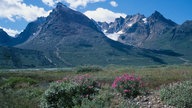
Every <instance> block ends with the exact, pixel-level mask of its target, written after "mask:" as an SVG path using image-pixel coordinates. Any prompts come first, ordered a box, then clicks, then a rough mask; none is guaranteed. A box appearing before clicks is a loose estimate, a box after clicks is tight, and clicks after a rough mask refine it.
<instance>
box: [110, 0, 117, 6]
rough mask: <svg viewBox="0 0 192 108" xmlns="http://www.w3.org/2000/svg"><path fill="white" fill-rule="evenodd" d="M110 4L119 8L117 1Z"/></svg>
mask: <svg viewBox="0 0 192 108" xmlns="http://www.w3.org/2000/svg"><path fill="white" fill-rule="evenodd" d="M110 4H111V6H113V7H117V6H118V4H117V2H115V1H111V2H110Z"/></svg>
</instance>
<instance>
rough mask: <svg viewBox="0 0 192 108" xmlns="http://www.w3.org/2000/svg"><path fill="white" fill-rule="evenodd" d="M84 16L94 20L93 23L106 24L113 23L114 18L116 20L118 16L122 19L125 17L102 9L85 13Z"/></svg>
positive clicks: (122, 14)
mask: <svg viewBox="0 0 192 108" xmlns="http://www.w3.org/2000/svg"><path fill="white" fill-rule="evenodd" d="M84 14H85V15H86V16H88V17H89V18H92V19H94V20H95V21H101V22H108V23H110V22H113V21H114V20H115V18H118V17H120V16H121V17H124V18H125V17H126V14H124V13H115V12H113V11H110V10H108V9H104V8H97V9H96V10H94V11H86V12H85V13H84Z"/></svg>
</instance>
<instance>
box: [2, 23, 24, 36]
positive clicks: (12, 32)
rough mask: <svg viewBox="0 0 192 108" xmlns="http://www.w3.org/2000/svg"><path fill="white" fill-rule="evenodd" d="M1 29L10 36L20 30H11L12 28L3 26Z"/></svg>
mask: <svg viewBox="0 0 192 108" xmlns="http://www.w3.org/2000/svg"><path fill="white" fill-rule="evenodd" d="M0 28H1V29H3V30H4V31H5V32H6V33H7V34H8V35H9V36H12V37H15V35H16V34H19V33H20V32H21V31H18V30H13V29H10V28H8V29H7V28H4V27H1V26H0Z"/></svg>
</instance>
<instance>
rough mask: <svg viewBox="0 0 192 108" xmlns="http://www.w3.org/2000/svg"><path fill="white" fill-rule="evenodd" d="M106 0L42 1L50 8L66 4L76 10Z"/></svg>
mask: <svg viewBox="0 0 192 108" xmlns="http://www.w3.org/2000/svg"><path fill="white" fill-rule="evenodd" d="M104 1H106V0H42V2H43V3H44V4H46V5H48V6H51V7H53V6H54V5H55V4H56V3H58V2H65V3H67V4H69V7H70V8H73V9H76V8H78V7H86V6H87V4H89V3H97V2H104Z"/></svg>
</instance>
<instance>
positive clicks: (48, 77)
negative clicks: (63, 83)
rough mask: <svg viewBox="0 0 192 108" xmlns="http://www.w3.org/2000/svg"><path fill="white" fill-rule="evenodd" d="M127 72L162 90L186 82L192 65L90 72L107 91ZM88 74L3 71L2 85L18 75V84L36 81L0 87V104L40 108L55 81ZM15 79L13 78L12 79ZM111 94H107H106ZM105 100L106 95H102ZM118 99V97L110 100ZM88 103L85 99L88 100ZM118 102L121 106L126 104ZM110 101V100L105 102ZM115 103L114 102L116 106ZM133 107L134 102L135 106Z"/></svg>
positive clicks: (152, 88) (19, 107)
mask: <svg viewBox="0 0 192 108" xmlns="http://www.w3.org/2000/svg"><path fill="white" fill-rule="evenodd" d="M124 73H128V74H134V75H137V76H140V77H141V78H142V79H143V81H144V83H145V84H146V86H147V87H148V89H149V90H159V89H160V87H161V86H162V85H169V84H170V83H173V82H178V81H179V82H180V81H187V80H190V79H192V66H184V65H180V66H178V65H172V66H165V65H164V66H150V67H125V66H108V67H104V68H103V69H102V70H100V71H98V72H88V74H90V75H91V76H93V77H94V78H95V79H98V80H99V81H100V82H102V85H103V86H104V87H105V88H104V90H105V92H107V91H109V92H111V90H110V89H109V88H110V87H111V84H112V82H113V80H114V79H115V77H116V76H119V75H122V74H124ZM81 74H86V73H84V72H83V73H77V72H76V71H75V70H73V69H71V70H58V71H56V70H49V71H47V70H26V71H25V70H23V71H20V70H17V71H8V70H1V71H0V88H1V87H3V86H4V85H5V84H6V83H10V82H11V81H12V80H13V79H17V78H19V79H20V80H19V81H17V84H16V85H19V84H23V81H24V82H26V81H29V82H35V83H30V84H29V85H27V86H19V88H18V87H17V88H6V89H2V88H1V89H0V107H6V106H8V107H15V108H25V107H28V108H36V107H37V108H38V107H39V99H40V97H41V95H42V93H43V92H44V91H45V90H46V89H47V88H48V86H49V84H50V83H51V82H53V81H56V80H59V79H62V78H63V77H67V76H69V77H70V76H75V75H81ZM13 82H14V81H13ZM107 95H108V94H107ZM103 98H104V99H105V97H103ZM110 101H115V100H113V99H112V100H110ZM85 102H86V101H85ZM112 103H117V105H122V104H125V103H118V102H112ZM102 104H108V103H102ZM114 106H115V105H114ZM133 106H134V105H133Z"/></svg>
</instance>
